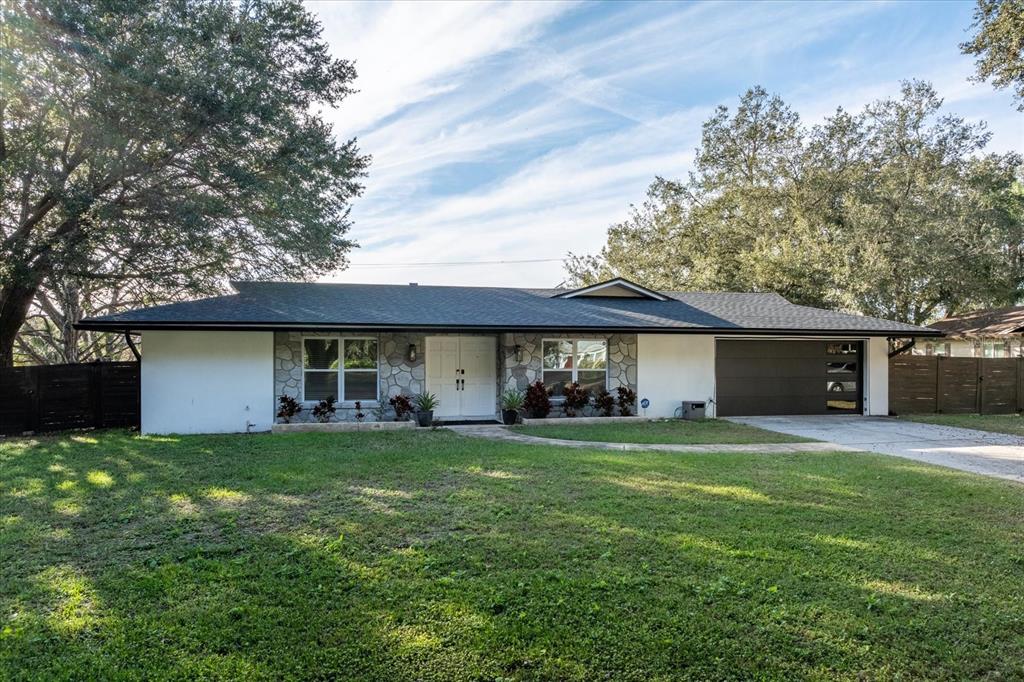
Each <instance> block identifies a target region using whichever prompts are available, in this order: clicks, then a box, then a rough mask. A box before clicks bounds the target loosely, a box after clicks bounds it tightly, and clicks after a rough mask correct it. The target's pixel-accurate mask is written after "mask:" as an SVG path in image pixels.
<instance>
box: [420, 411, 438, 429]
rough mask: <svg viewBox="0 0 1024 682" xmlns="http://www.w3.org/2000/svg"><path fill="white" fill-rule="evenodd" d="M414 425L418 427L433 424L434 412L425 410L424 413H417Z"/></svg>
mask: <svg viewBox="0 0 1024 682" xmlns="http://www.w3.org/2000/svg"><path fill="white" fill-rule="evenodd" d="M416 423H417V424H419V425H420V426H430V425H431V424H433V423H434V411H433V410H427V411H426V412H417V413H416Z"/></svg>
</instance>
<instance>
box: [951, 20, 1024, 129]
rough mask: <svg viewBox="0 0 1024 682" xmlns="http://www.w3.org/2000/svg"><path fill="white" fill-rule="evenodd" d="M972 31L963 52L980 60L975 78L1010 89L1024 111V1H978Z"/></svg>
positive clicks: (964, 44) (1018, 108)
mask: <svg viewBox="0 0 1024 682" xmlns="http://www.w3.org/2000/svg"><path fill="white" fill-rule="evenodd" d="M971 28H972V29H974V35H972V36H971V39H970V40H969V41H967V42H965V43H963V44H961V45H960V49H961V50H963V51H964V52H965V53H966V54H970V55H974V56H975V57H976V58H977V60H976V64H975V66H976V67H977V70H976V73H975V78H976V79H977V80H979V81H986V80H991V81H992V84H993V85H994V86H995V87H996V88H1010V89H1011V90H1012V91H1013V96H1014V99H1016V101H1017V110H1018V111H1024V0H978V4H977V5H976V7H975V9H974V23H973V24H971Z"/></svg>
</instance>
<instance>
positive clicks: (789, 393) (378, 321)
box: [78, 278, 940, 433]
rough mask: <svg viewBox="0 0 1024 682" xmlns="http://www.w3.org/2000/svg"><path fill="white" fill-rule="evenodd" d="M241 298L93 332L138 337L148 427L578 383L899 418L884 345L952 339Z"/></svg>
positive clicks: (487, 295)
mask: <svg viewBox="0 0 1024 682" xmlns="http://www.w3.org/2000/svg"><path fill="white" fill-rule="evenodd" d="M233 287H234V289H235V291H236V293H234V294H231V295H227V296H218V297H214V298H207V299H202V300H198V301H192V302H186V303H175V304H171V305H163V306H157V307H152V308H143V309H139V310H132V311H129V312H124V313H119V314H116V315H109V316H105V317H95V318H88V319H84V320H82V321H81V322H80V323H79V324H78V327H79V328H82V329H92V330H106V331H111V332H122V333H128V332H132V333H141V335H142V360H141V362H142V372H141V374H142V430H143V432H146V433H171V432H177V433H208V432H237V431H247V430H250V431H251V430H257V431H262V430H267V429H269V428H270V427H271V425H272V424H273V423H274V421H275V418H276V417H275V414H276V406H277V400H278V398H279V397H280V396H282V395H289V396H292V397H294V398H296V399H297V400H299V401H301V402H302V403H303V404H304V405H305V406H306V407H307V409H306V410H304V412H303V415H305V418H307V419H308V418H309V413H310V409H309V408H310V407H311V406H312V405H314V404H315V403H316V402H317V401H318V400H320V399H322V398H325V397H327V396H328V395H332V396H336V397H337V398H338V400H339V410H338V414H337V418H338V419H341V420H348V419H353V418H354V415H355V412H356V402H357V401H358V402H359V407H360V409H361V410H362V412H363V414H366V415H369V416H368V418H369V419H373V418H374V417H373V414H374V410H375V408H377V407H378V406H381V407H386V405H387V401H388V399H389V397H391V396H394V395H396V394H399V393H404V394H409V395H414V394H417V393H420V392H424V391H427V392H431V393H434V394H436V395H437V396H438V397H439V398H440V404H439V406H438V408H437V410H435V418H439V419H447V420H470V419H494V418H495V417H496V415H497V414H498V410H499V407H500V406H499V404H498V399H499V395H500V392H501V391H502V390H503V389H504V388H507V387H515V388H518V389H525V388H526V387H527V385H528V384H529V383H531V382H534V381H537V380H541V381H543V382H544V383H545V385H547V386H548V387H551V388H552V389H553V393H554V396H553V402H554V404H555V405H556V407H557V405H558V402H559V393H560V391H561V388H562V386H564V385H565V384H567V383H569V382H578V383H579V384H581V385H583V386H585V387H587V388H588V389H591V390H596V389H598V388H600V387H606V388H607V389H608V390H609V391H611V392H613V393H614V392H615V390H616V389H617V388H618V387H619V386H628V387H630V388H631V389H633V390H634V391H636V393H637V395H638V402H642V403H643V404H646V408H643V407H641V406H640V405H638V406H637V411H638V412H639V413H640V414H643V415H646V416H655V417H672V416H675V415H678V414H679V408H680V407H681V404H682V402H683V401H701V402H705V403H706V404H707V413H708V415H709V416H715V415H718V416H726V415H754V414H849V413H854V414H873V415H884V414H888V411H889V406H888V364H887V362H888V357H887V356H888V344H887V338H889V337H900V338H907V337H913V336H921V337H926V336H938V335H940V332H937V331H933V330H931V329H927V328H923V327H915V326H912V325H907V324H902V323H899V322H891V321H887V320H882V319H877V318H871V317H863V316H860V315H850V314H845V313H840V312H834V311H830V310H821V309H818V308H810V307H806V306H801V305H794V304H792V303H790V302H789V301H787V300H786V299H784V298H783V297H782V296H779V295H777V294H765V293H698V292H671V291H654V290H651V289H647V288H645V287H642V286H640V285H637V284H634V283H632V282H629V281H627V280H625V279H621V278H619V279H613V280H609V281H607V282H602V283H600V284H596V285H593V286H588V287H584V288H581V289H526V288H496V287H464V286H417V285H415V284H410V285H400V286H399V285H370V284H311V283H294V282H235V283H233Z"/></svg>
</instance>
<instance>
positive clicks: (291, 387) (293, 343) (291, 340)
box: [274, 332, 427, 422]
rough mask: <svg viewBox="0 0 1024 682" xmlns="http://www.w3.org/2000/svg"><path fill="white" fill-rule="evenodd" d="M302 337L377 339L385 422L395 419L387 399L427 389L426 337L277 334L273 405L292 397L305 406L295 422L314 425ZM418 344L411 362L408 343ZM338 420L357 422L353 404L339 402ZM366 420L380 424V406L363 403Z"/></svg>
mask: <svg viewBox="0 0 1024 682" xmlns="http://www.w3.org/2000/svg"><path fill="white" fill-rule="evenodd" d="M303 336H307V337H308V336H324V337H331V338H342V339H344V338H366V337H367V336H375V337H376V338H377V344H378V345H377V352H378V355H379V377H380V385H379V387H378V391H379V392H380V403H379V405H380V406H382V407H383V408H385V411H384V413H383V414H382V415H381V416H383V419H384V420H385V421H389V420H391V419H394V413H393V412H392V410H391V406H390V405H388V399H389V398H391V397H393V396H396V395H398V394H399V393H404V394H405V395H408V396H414V395H416V394H417V393H422V392H423V391H424V389H425V388H426V378H427V377H426V364H425V360H426V358H425V357H424V351H425V343H424V341H425V337H424V335H423V334H391V333H387V334H356V333H352V334H347V333H346V334H303V333H302V332H274V404H275V408H274V411H275V413H276V412H277V407H276V405H277V399H278V397H280V396H282V395H290V396H292V397H293V398H295V399H296V400H298V401H300V402H302V403H303V409H302V412H300V413H299V414H298V415H297V416H296V417H295V418H294V419H293V420H292V421H295V422H311V421H315V420H314V419H313V414H312V408H313V406H314V405H315V404H316V403H315V401H314V402H304V401H303V395H302V338H303ZM413 343H414V344H416V360H415V361H413V362H409V359H408V357H407V355H408V352H409V344H413ZM337 406H338V412H337V414H336V415H335V419H336V420H337V421H355V414H356V409H355V407H353V406H352V405H351V403H342V402H338V403H337ZM362 406H363V412H364V413H365V414H366V415H367V416H366V421H378V412H379V409H375V408H378V404H377V403H374V402H370V401H363V404H362ZM279 421H280V420H279Z"/></svg>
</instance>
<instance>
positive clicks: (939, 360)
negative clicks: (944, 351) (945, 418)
mask: <svg viewBox="0 0 1024 682" xmlns="http://www.w3.org/2000/svg"><path fill="white" fill-rule="evenodd" d="M932 357H934V358H935V412H936V413H938V414H942V412H943V411H944V408H945V405H944V404H943V402H942V394H943V393H945V389H946V381H945V376H944V371H945V368H944V367H943V365H944V364H945V360H946V356H944V355H934V356H932Z"/></svg>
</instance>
